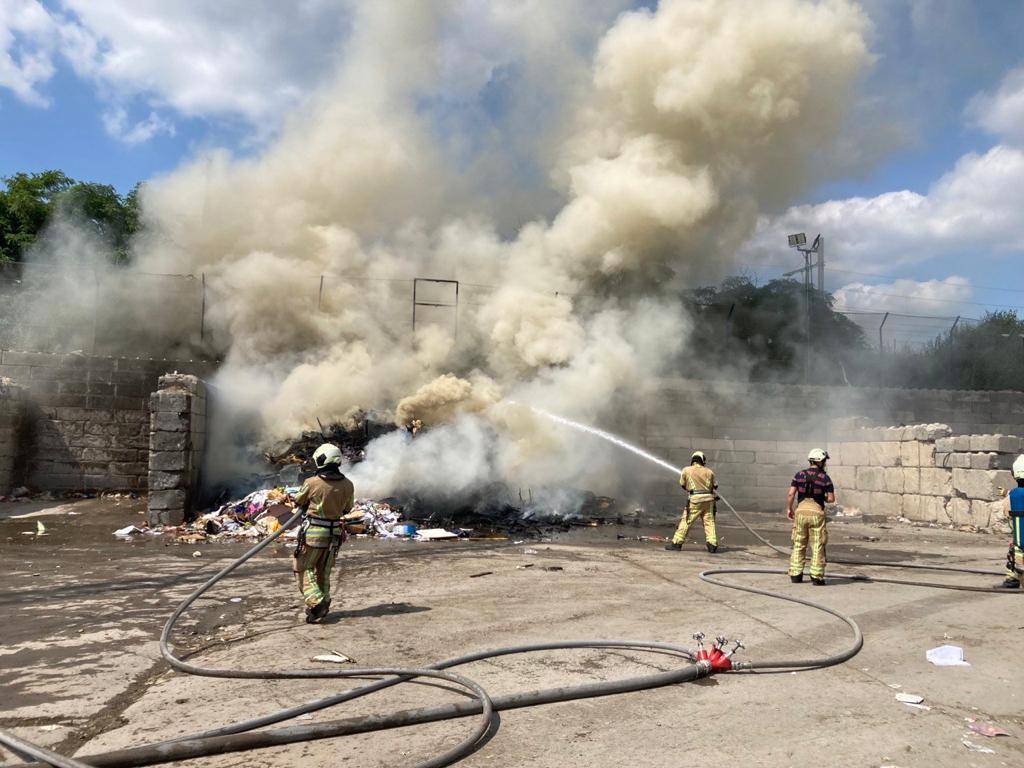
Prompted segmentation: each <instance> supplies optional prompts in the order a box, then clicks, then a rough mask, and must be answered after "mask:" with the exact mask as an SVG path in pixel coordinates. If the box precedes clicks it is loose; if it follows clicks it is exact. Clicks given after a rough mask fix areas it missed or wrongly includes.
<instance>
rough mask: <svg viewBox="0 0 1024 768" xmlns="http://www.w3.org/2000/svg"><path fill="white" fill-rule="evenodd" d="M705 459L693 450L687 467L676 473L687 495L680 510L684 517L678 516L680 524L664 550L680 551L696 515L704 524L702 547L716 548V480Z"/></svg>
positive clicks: (715, 550)
mask: <svg viewBox="0 0 1024 768" xmlns="http://www.w3.org/2000/svg"><path fill="white" fill-rule="evenodd" d="M706 464H707V459H706V458H705V457H704V453H703V452H702V451H694V452H693V455H692V456H690V466H688V467H686V468H685V469H684V470H683V473H682V474H681V475H680V476H679V485H681V486H682V487H683V490H684V491H686V492H687V493H689V494H690V497H689V500H688V501H687V503H686V508H685V509H684V510H683V516H682V517H681V518H680V519H679V527H678V528H676V532H675V534H674V535H673V536H672V543H671V544H667V545H666V546H665V549H671V550H675V551H676V552H678V551H680V550H681V549H682V548H683V542H685V541H686V533H687V531H689V530H690V526H691V525H693V524H694V522H695V521H696V520H697V518H698V517H699V518H700V519H701V520H702V522H703V523H704V539H705V542H704V546H706V547H707V548H708V552H717V551H718V532H717V531H716V530H715V499H716V498H717V496H716V494H715V490H716V489H717V488H718V482H717V481H716V480H715V473H714V472H712V471H711V470H710V469H708V467H707V466H705V465H706Z"/></svg>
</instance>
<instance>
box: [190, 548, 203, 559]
mask: <svg viewBox="0 0 1024 768" xmlns="http://www.w3.org/2000/svg"><path fill="white" fill-rule="evenodd" d="M202 556H203V553H202V552H200V551H199V550H198V549H197V550H196V551H195V552H193V553H192V557H202Z"/></svg>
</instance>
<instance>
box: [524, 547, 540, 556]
mask: <svg viewBox="0 0 1024 768" xmlns="http://www.w3.org/2000/svg"><path fill="white" fill-rule="evenodd" d="M523 554H524V555H536V554H537V550H536V549H530V548H529V547H527V548H526V549H524V550H523Z"/></svg>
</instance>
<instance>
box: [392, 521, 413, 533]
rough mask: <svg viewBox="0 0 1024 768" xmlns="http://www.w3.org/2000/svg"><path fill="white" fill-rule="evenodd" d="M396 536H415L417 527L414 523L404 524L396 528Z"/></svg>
mask: <svg viewBox="0 0 1024 768" xmlns="http://www.w3.org/2000/svg"><path fill="white" fill-rule="evenodd" d="M393 530H394V534H395V536H415V535H416V526H415V525H413V524H412V523H402V524H401V525H396V526H395V527H394V529H393Z"/></svg>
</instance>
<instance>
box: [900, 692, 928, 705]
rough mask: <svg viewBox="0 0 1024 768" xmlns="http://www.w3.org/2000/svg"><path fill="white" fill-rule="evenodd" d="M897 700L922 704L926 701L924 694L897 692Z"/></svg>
mask: <svg viewBox="0 0 1024 768" xmlns="http://www.w3.org/2000/svg"><path fill="white" fill-rule="evenodd" d="M896 701H902V702H903V703H904V704H920V703H921V702H922V701H924V696H918V695H917V694H916V693H897V694H896Z"/></svg>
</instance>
